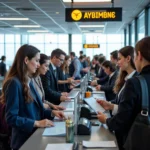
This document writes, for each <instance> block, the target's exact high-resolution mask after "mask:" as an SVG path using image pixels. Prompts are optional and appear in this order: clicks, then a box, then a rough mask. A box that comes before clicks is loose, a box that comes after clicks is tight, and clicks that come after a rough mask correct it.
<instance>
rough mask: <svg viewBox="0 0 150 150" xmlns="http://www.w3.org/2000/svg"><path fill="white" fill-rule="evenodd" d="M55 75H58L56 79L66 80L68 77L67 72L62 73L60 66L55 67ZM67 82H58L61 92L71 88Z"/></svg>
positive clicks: (68, 90)
mask: <svg viewBox="0 0 150 150" xmlns="http://www.w3.org/2000/svg"><path fill="white" fill-rule="evenodd" d="M57 75H58V80H67V78H69V74H67V73H66V74H64V73H63V71H62V69H61V68H58V69H57ZM69 85H70V84H68V83H65V84H58V87H59V90H60V91H61V92H70V91H71V90H70V89H69Z"/></svg>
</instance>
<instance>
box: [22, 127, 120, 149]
mask: <svg viewBox="0 0 150 150" xmlns="http://www.w3.org/2000/svg"><path fill="white" fill-rule="evenodd" d="M43 132H44V128H39V129H37V130H36V131H35V132H34V134H33V135H32V136H31V137H30V138H29V139H28V140H27V141H26V142H25V143H24V145H23V146H22V147H21V148H20V150H45V148H46V146H47V144H52V143H66V139H65V137H44V136H42V134H43ZM83 140H86V141H115V143H116V145H117V142H116V139H115V136H114V134H113V133H111V132H109V130H108V129H107V127H106V125H100V126H94V127H93V126H92V132H91V135H87V136H85V135H82V136H81V135H75V141H78V142H79V143H81V142H82V141H83ZM60 149H61V148H60ZM85 149H86V148H83V147H82V145H81V144H80V146H79V150H85ZM89 150H94V149H89ZM96 150H118V148H117V147H116V148H97V149H96Z"/></svg>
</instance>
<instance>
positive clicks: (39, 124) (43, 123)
mask: <svg viewBox="0 0 150 150" xmlns="http://www.w3.org/2000/svg"><path fill="white" fill-rule="evenodd" d="M50 126H54V124H53V122H52V121H51V120H48V119H43V120H40V121H35V122H34V127H38V128H45V127H50Z"/></svg>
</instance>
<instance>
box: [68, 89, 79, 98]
mask: <svg viewBox="0 0 150 150" xmlns="http://www.w3.org/2000/svg"><path fill="white" fill-rule="evenodd" d="M78 93H79V92H77V91H73V90H72V91H71V92H70V93H69V94H68V97H69V98H75V97H77V95H78Z"/></svg>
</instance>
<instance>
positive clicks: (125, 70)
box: [98, 46, 138, 115]
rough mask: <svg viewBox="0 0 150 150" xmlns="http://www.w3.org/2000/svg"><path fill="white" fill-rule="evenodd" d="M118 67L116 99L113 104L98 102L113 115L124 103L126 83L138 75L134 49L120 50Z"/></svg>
mask: <svg viewBox="0 0 150 150" xmlns="http://www.w3.org/2000/svg"><path fill="white" fill-rule="evenodd" d="M118 66H119V68H120V70H119V75H118V77H117V80H116V83H115V86H114V92H115V93H116V94H117V96H116V99H114V100H112V101H111V103H107V102H105V101H101V100H98V102H99V103H100V104H101V105H102V106H103V107H104V108H105V109H107V110H112V111H113V115H114V114H116V113H117V110H118V104H119V103H120V102H121V101H122V94H123V89H124V87H125V82H126V81H127V80H128V79H130V78H131V77H133V76H136V75H138V73H137V72H136V70H135V64H134V48H133V47H132V46H126V47H124V48H122V49H120V50H119V52H118Z"/></svg>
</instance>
